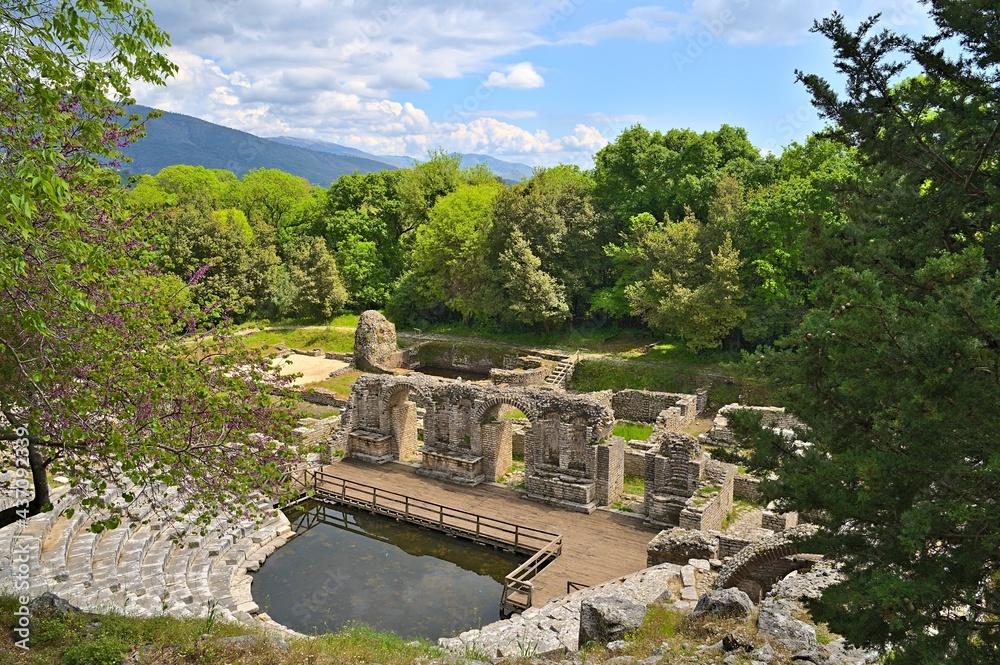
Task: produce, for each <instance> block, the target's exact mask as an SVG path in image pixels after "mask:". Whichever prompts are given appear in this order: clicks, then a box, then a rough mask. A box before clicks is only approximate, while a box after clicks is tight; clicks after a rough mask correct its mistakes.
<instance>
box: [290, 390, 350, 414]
mask: <svg viewBox="0 0 1000 665" xmlns="http://www.w3.org/2000/svg"><path fill="white" fill-rule="evenodd" d="M296 393H297V394H296V397H298V398H299V399H300V400H302V401H303V402H309V403H310V404H319V405H321V406H336V407H339V408H341V409H342V408H344V407H345V406H347V400H345V399H342V398H340V397H338V396H337V393H335V392H333V391H332V390H327V389H326V388H309V389H308V390H298V391H296Z"/></svg>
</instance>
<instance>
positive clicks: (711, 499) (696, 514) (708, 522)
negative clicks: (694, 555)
mask: <svg viewBox="0 0 1000 665" xmlns="http://www.w3.org/2000/svg"><path fill="white" fill-rule="evenodd" d="M706 467H707V469H706V474H705V475H706V479H705V482H704V484H703V486H702V488H700V491H702V492H704V490H705V489H706V488H708V487H718V488H719V489H718V490H717V491H716V492H715V493H713V494H706V495H698V494H696V495H695V496H694V497H692V498H691V499H690V500H689V501H688V502H687V505H686V506H685V508H684V510H682V511H681V514H680V524H679V525H680V527H681V528H683V529H700V530H708V529H721V528H722V524H723V522H724V521H725V519H726V515H728V514H729V511H731V510H732V509H733V476H734V475H735V471H736V468H735V467H734V466H733V465H732V464H724V463H722V462H718V461H716V460H709V462H708V464H707V465H706Z"/></svg>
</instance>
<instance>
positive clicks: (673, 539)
mask: <svg viewBox="0 0 1000 665" xmlns="http://www.w3.org/2000/svg"><path fill="white" fill-rule="evenodd" d="M718 553H719V538H718V536H714V535H712V534H709V533H705V532H704V531H689V530H687V529H668V530H666V531H661V532H660V533H658V534H657V535H656V537H654V538H653V539H652V540H651V541H649V545H647V546H646V565H648V566H655V565H657V564H661V563H676V564H680V565H684V564H686V563H687V562H688V560H690V559H715V558H717V557H718Z"/></svg>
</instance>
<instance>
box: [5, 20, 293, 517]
mask: <svg viewBox="0 0 1000 665" xmlns="http://www.w3.org/2000/svg"><path fill="white" fill-rule="evenodd" d="M0 23H2V25H3V29H2V30H0V53H2V55H3V57H0V78H2V80H3V81H4V84H3V85H2V86H0V127H3V128H6V129H4V130H2V131H4V139H3V151H2V152H3V158H2V159H0V292H2V293H3V296H2V297H0V377H2V380H0V412H2V414H3V416H4V417H3V419H2V421H0V422H2V424H0V439H2V440H4V441H7V442H14V446H15V448H16V449H18V450H20V449H22V448H23V449H24V451H25V453H26V455H27V459H28V463H29V467H30V476H31V478H32V480H33V486H34V495H33V496H34V498H33V499H32V501H31V504H30V505H29V506H28V509H27V512H37V511H39V510H41V509H42V508H43V507H44V506H45V504H46V503H47V502H48V501H49V490H48V480H47V473H48V472H49V471H50V470H54V471H56V472H58V473H65V474H67V475H69V476H70V477H71V478H72V479H73V482H74V483H75V484H76V485H77V487H78V489H79V490H80V491H81V493H82V495H83V501H84V506H85V507H93V506H94V505H95V504H97V503H99V499H98V498H97V494H99V493H100V492H102V491H103V490H104V489H105V488H106V487H107V485H108V483H110V482H115V481H120V480H122V479H128V480H130V481H132V482H133V483H135V484H136V485H137V487H136V491H137V492H138V491H155V488H157V487H158V486H162V485H163V484H169V485H173V486H176V487H178V490H179V497H180V498H181V499H185V500H188V501H190V502H191V505H192V506H197V508H196V509H195V513H202V512H203V511H204V513H203V514H202V518H201V519H202V521H201V522H199V523H201V524H204V523H205V521H206V520H207V517H205V515H207V514H210V513H211V512H214V510H216V509H223V508H226V509H230V508H232V509H234V510H236V512H237V513H240V512H245V509H244V508H243V507H242V506H245V505H246V502H245V501H241V499H245V497H246V496H247V495H248V494H249V493H250V492H251V491H252V490H253V489H263V490H264V491H270V490H272V489H274V488H275V487H277V486H279V485H280V482H279V481H280V477H281V466H280V465H281V463H282V461H283V460H288V459H291V458H294V457H295V455H294V454H293V453H292V451H291V450H290V449H288V448H280V447H279V446H277V445H276V444H275V443H274V442H275V440H276V438H279V437H281V438H283V437H284V436H285V435H286V434H287V433H288V431H289V426H290V420H291V419H290V417H289V416H290V413H289V412H288V410H287V409H281V408H275V407H273V406H272V403H271V397H270V395H269V393H268V391H267V390H262V389H261V386H262V384H263V383H264V382H267V381H272V382H274V383H275V385H280V384H281V380H280V378H278V377H277V375H276V372H274V371H273V370H271V369H270V367H269V365H268V364H267V363H266V361H263V360H262V359H261V358H260V356H259V354H256V353H254V352H252V351H250V350H249V349H247V348H246V347H245V346H243V345H241V343H240V342H239V340H236V339H233V338H232V337H231V336H229V335H227V334H226V333H225V331H224V330H218V331H215V332H216V333H217V334H215V335H213V336H212V337H210V338H208V339H199V338H198V335H197V328H198V322H199V317H200V314H199V312H197V311H194V310H191V309H190V308H189V307H188V306H187V303H186V302H185V300H184V299H183V298H179V297H178V294H177V290H178V288H179V284H178V280H177V279H175V278H168V277H163V276H159V275H157V274H156V273H155V271H153V270H152V269H151V266H150V265H149V264H148V262H146V261H145V260H144V259H145V258H146V257H148V252H145V251H143V249H142V240H143V239H142V238H141V237H139V236H138V235H137V229H136V227H134V226H131V225H130V224H129V223H128V222H129V220H128V219H127V218H124V217H123V215H122V211H123V210H124V209H125V207H126V206H125V203H124V191H123V190H122V189H121V188H120V186H119V179H118V177H117V175H116V174H115V173H113V172H111V171H108V170H106V169H103V168H101V166H100V163H101V162H102V161H105V160H107V161H113V160H115V159H118V158H120V152H119V150H120V148H121V147H122V146H123V145H124V144H126V143H127V142H129V141H130V140H133V139H134V138H135V137H136V136H137V134H138V133H139V132H140V131H141V126H140V127H136V126H134V125H133V124H132V121H131V120H130V121H129V124H128V125H127V126H125V127H123V126H122V125H121V124H119V122H118V118H120V117H121V115H122V114H123V113H124V111H123V105H124V104H125V103H127V102H128V101H129V100H128V93H129V85H130V83H131V82H133V81H143V82H147V83H154V84H155V83H162V82H163V80H164V78H165V77H166V76H168V75H169V74H170V73H171V72H172V71H173V70H174V68H173V66H172V65H171V64H170V63H169V62H168V61H167V59H166V58H165V57H164V56H163V55H162V54H161V53H160V52H159V49H161V48H163V47H165V46H166V45H167V37H166V35H165V34H164V33H163V32H162V31H160V30H159V29H158V28H157V27H156V25H155V24H154V23H153V21H152V17H151V15H150V12H149V10H148V9H147V8H146V6H145V4H143V3H141V2H133V1H131V0H115V1H94V2H83V1H80V2H20V1H14V2H6V3H4V4H3V5H2V6H0ZM25 440H26V444H27V445H26V446H22V443H24V442H25ZM235 445H239V454H236V455H234V454H233V450H234V446H235ZM16 471H17V473H20V472H22V471H23V469H21V468H18V469H16ZM85 481H91V483H90V484H88V483H85ZM18 510H19V509H15V510H14V512H13V514H10V513H8V514H7V515H3V516H0V520H9V519H10V518H11V517H12V516H17V512H18Z"/></svg>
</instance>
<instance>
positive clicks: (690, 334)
mask: <svg viewBox="0 0 1000 665" xmlns="http://www.w3.org/2000/svg"><path fill="white" fill-rule="evenodd" d="M711 235H712V234H711V233H707V232H706V231H705V226H704V225H703V224H701V223H700V222H699V221H698V220H697V219H696V218H695V217H694V215H693V214H692V213H691V212H690V211H689V212H688V214H687V215H686V216H685V218H684V219H683V220H681V221H679V222H670V221H669V220H668V221H667V222H666V223H663V224H661V223H659V222H657V221H656V219H655V218H653V216H652V215H649V214H648V213H646V214H643V215H639V216H637V217H635V218H634V219H633V220H632V228H631V232H630V234H629V235H628V236H627V237H626V238H625V242H624V243H623V245H621V246H618V245H611V246H609V248H608V251H609V254H610V255H611V256H612V257H614V259H615V261H616V262H617V263H618V264H619V266H621V274H622V275H623V277H624V278H625V279H623V280H620V281H619V288H621V289H622V291H623V296H624V299H625V300H626V301H627V302H628V303H629V305H630V307H631V311H632V312H633V313H635V314H637V315H639V316H641V317H642V318H643V320H644V321H646V322H647V323H648V324H649V325H650V326H651V327H652V328H653V329H655V330H659V331H664V332H668V333H671V334H675V335H678V336H680V337H681V338H683V339H684V341H685V342H686V344H687V345H688V347H689V348H690V349H692V350H695V351H697V350H699V349H703V348H711V347H715V346H718V345H719V342H720V341H721V340H722V339H723V338H724V337H725V336H726V335H728V334H729V332H730V331H731V330H732V329H733V328H734V327H735V326H736V325H738V324H739V323H740V321H741V320H742V319H743V317H744V310H743V308H742V298H743V293H742V290H741V288H740V276H739V269H740V264H741V261H740V255H739V251H738V250H737V249H735V248H734V247H733V243H732V239H731V237H730V235H729V234H728V233H726V234H725V236H724V238H723V240H722V243H721V244H720V245H719V246H718V248H717V249H715V250H709V251H706V249H705V247H710V245H706V244H705V240H706V236H708V237H709V238H710V237H711Z"/></svg>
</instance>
